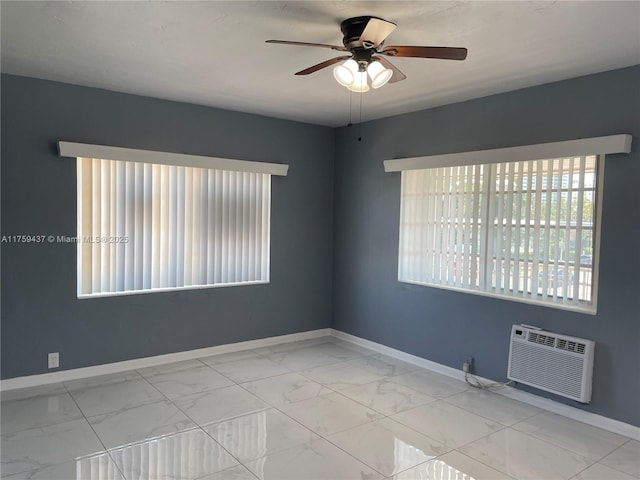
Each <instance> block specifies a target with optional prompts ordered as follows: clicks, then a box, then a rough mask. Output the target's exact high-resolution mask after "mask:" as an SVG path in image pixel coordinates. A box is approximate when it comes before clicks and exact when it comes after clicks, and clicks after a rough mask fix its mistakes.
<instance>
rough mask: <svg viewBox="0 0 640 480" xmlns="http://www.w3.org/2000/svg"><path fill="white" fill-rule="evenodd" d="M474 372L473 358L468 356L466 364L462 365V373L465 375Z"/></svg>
mask: <svg viewBox="0 0 640 480" xmlns="http://www.w3.org/2000/svg"><path fill="white" fill-rule="evenodd" d="M472 370H473V357H471V356H468V357H466V358H465V359H464V363H463V364H462V371H463V372H464V373H471V371H472Z"/></svg>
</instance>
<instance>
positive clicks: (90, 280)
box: [61, 142, 286, 297]
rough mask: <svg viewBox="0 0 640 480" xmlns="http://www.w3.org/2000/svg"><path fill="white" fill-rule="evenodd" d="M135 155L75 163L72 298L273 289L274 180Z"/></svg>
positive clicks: (268, 175) (81, 159) (80, 159)
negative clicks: (75, 270)
mask: <svg viewBox="0 0 640 480" xmlns="http://www.w3.org/2000/svg"><path fill="white" fill-rule="evenodd" d="M61 143H63V142H61ZM72 145H79V144H72ZM100 148H107V149H110V148H113V149H114V151H115V153H116V155H115V156H122V155H118V153H119V152H118V150H127V149H116V148H114V147H100ZM81 150H82V151H84V150H83V149H81ZM61 151H62V149H61ZM128 152H134V153H135V152H142V151H131V150H129V151H128ZM99 153H109V152H99ZM146 153H154V152H146ZM166 155H173V154H166ZM124 157H127V155H124ZM133 157H134V158H135V161H126V160H106V159H104V157H102V158H95V157H83V156H80V157H78V158H77V181H78V212H77V213H78V236H77V239H76V241H77V249H78V260H77V261H78V285H77V289H78V291H77V293H78V297H85V296H100V295H114V294H123V293H141V292H149V291H159V290H160V291H162V290H168V289H179V288H203V287H210V286H226V285H238V284H253V283H268V282H269V266H270V219H271V173H269V172H267V173H265V172H263V171H262V172H261V171H258V172H255V171H254V172H252V171H233V170H227V169H218V168H201V167H194V166H185V165H169V164H161V163H148V162H141V161H139V158H141V157H139V156H136V155H133ZM143 157H144V158H145V159H146V158H148V155H145V156H143ZM188 157H189V156H180V159H179V161H180V163H194V162H188V161H187V162H185V161H184V159H185V158H187V160H188ZM160 158H161V159H162V157H160ZM199 158H202V157H199ZM162 160H163V161H164V160H166V159H162ZM174 160H175V159H174ZM208 160H214V162H210V161H208V162H207V163H209V164H213V165H215V164H216V163H220V162H215V160H217V159H208ZM220 160H223V159H220ZM223 161H224V162H226V163H223V166H225V167H228V166H229V165H228V162H237V165H236V166H239V168H241V169H246V167H247V165H249V167H252V165H250V164H253V163H255V162H241V161H229V160H223ZM195 163H196V164H198V163H202V162H195ZM269 165H272V166H273V165H276V164H258V168H254V169H256V170H265V167H266V170H269ZM276 167H278V168H279V167H282V166H281V165H276ZM284 167H285V170H284V171H285V172H286V166H284ZM275 174H279V173H275ZM280 174H281V173H280Z"/></svg>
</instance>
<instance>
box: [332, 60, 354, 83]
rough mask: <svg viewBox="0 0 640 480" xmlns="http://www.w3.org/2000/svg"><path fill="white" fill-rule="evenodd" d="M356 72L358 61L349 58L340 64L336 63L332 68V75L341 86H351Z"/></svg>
mask: <svg viewBox="0 0 640 480" xmlns="http://www.w3.org/2000/svg"><path fill="white" fill-rule="evenodd" d="M357 73H358V63H357V62H356V61H355V60H354V59H353V58H350V59H349V60H347V61H345V62H344V63H343V64H342V65H336V66H335V67H334V69H333V76H334V78H335V79H336V81H337V82H338V83H339V84H340V85H342V86H343V87H347V88H349V87H351V86H352V85H353V84H354V82H355V81H356V74H357Z"/></svg>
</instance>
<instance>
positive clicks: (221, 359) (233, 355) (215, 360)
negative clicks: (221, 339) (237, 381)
mask: <svg viewBox="0 0 640 480" xmlns="http://www.w3.org/2000/svg"><path fill="white" fill-rule="evenodd" d="M248 358H259V355H258V354H257V353H256V352H254V351H253V350H240V351H238V352H230V353H220V354H218V355H211V356H209V357H203V358H201V359H200V361H201V362H204V363H206V364H207V365H211V366H213V365H219V364H221V363H228V362H236V361H238V360H246V359H248Z"/></svg>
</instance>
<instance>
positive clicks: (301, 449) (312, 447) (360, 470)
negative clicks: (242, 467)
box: [246, 439, 383, 480]
mask: <svg viewBox="0 0 640 480" xmlns="http://www.w3.org/2000/svg"><path fill="white" fill-rule="evenodd" d="M246 466H247V468H249V470H251V471H252V472H253V473H255V474H256V475H257V476H258V478H259V479H260V480H302V479H305V480H306V479H309V480H310V479H318V480H320V479H322V480H354V479H366V480H379V479H380V480H381V479H382V478H383V477H382V475H380V474H379V473H377V472H375V471H374V470H372V469H371V468H369V467H368V466H366V465H365V464H363V463H361V462H359V461H358V460H356V459H355V458H353V457H352V456H351V455H348V454H346V453H345V452H343V451H342V450H340V449H339V448H337V447H335V446H333V445H331V444H330V443H329V442H327V441H326V440H322V439H321V440H316V441H314V442H311V443H306V444H304V445H300V446H298V447H294V448H290V449H288V450H284V451H282V452H279V453H274V454H273V455H267V456H266V457H262V458H260V459H258V460H254V461H253V462H249V463H248V464H247V465H246Z"/></svg>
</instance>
